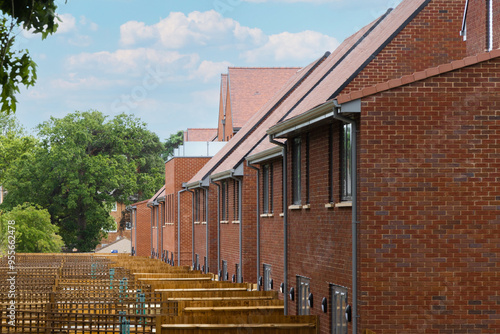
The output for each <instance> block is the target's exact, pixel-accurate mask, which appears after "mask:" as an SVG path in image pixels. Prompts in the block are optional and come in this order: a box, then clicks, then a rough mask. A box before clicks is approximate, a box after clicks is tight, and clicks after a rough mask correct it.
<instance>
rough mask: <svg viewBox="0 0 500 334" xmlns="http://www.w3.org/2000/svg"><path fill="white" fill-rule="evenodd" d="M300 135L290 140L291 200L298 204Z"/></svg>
mask: <svg viewBox="0 0 500 334" xmlns="http://www.w3.org/2000/svg"><path fill="white" fill-rule="evenodd" d="M300 146H301V145H300V137H296V138H294V139H293V142H292V202H293V204H300V190H301V189H300Z"/></svg>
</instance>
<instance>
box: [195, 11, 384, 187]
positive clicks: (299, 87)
mask: <svg viewBox="0 0 500 334" xmlns="http://www.w3.org/2000/svg"><path fill="white" fill-rule="evenodd" d="M376 22H377V21H374V22H372V23H371V24H369V25H367V26H366V27H365V28H363V29H361V30H360V31H359V32H357V33H355V34H354V35H353V36H351V37H349V38H347V39H346V40H345V41H344V42H343V43H342V44H341V45H340V46H339V47H338V48H337V49H335V50H334V51H333V53H332V54H331V55H329V56H326V55H325V56H324V57H322V58H320V59H319V60H317V61H315V62H313V63H311V64H309V65H308V66H307V67H306V68H304V69H302V70H301V71H299V72H298V73H297V74H296V75H295V76H294V77H292V79H291V80H290V81H289V82H288V83H287V84H286V85H285V86H283V87H282V88H281V90H280V91H279V92H278V93H277V94H276V95H274V96H273V97H272V98H271V99H270V100H269V101H268V102H266V104H264V106H263V107H262V108H261V109H260V110H259V111H258V112H257V113H256V114H255V115H254V116H252V117H251V118H250V119H249V120H248V122H247V123H246V124H245V126H243V127H242V128H241V130H240V131H239V132H238V133H237V134H236V135H235V136H234V137H233V138H232V139H231V140H230V141H229V142H228V143H227V144H226V146H224V148H223V149H222V150H221V151H219V152H218V153H217V154H216V155H215V156H214V157H213V158H212V159H211V160H210V161H209V162H208V163H207V164H206V165H205V166H204V167H203V168H202V169H201V170H200V171H199V172H198V173H197V174H196V175H195V176H194V177H193V178H192V179H191V180H190V181H189V182H188V184H194V183H195V182H199V181H201V180H202V179H204V178H205V177H207V176H208V175H209V174H217V173H220V172H224V171H227V170H230V169H233V168H235V167H236V166H237V165H238V164H239V163H240V162H242V161H243V160H244V158H245V157H246V156H247V155H248V154H249V153H258V152H255V149H256V147H259V148H261V147H262V148H263V149H262V150H264V149H267V148H269V147H272V146H273V145H272V144H270V143H268V139H267V134H266V130H267V129H268V128H269V127H271V126H272V125H274V124H276V123H278V122H280V121H281V120H282V119H283V118H284V117H286V115H287V114H288V113H289V112H290V111H293V110H294V108H295V107H296V106H297V105H299V104H300V102H301V101H302V100H303V99H304V98H306V97H307V95H308V94H310V93H311V92H312V91H313V90H314V89H315V87H316V85H317V84H318V82H319V81H321V79H322V78H324V77H325V76H326V75H327V74H328V73H329V72H330V71H331V70H332V68H334V67H335V66H336V65H337V64H338V63H339V62H340V61H341V60H342V59H343V57H344V56H345V55H346V53H348V52H350V50H351V49H352V48H353V47H354V46H355V45H356V44H357V43H358V42H359V40H360V39H362V38H364V36H363V35H364V34H365V33H366V32H367V31H369V30H370V28H371V27H372V26H373V25H374V24H375V23H376ZM250 134H251V135H250Z"/></svg>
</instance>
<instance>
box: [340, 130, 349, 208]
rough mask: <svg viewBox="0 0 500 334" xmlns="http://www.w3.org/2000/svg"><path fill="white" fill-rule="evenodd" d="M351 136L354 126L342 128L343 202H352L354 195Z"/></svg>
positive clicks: (341, 167)
mask: <svg viewBox="0 0 500 334" xmlns="http://www.w3.org/2000/svg"><path fill="white" fill-rule="evenodd" d="M351 136H352V126H351V124H344V125H343V126H342V137H341V145H342V146H341V150H340V151H341V159H340V160H341V166H340V171H341V186H342V196H341V200H342V201H350V200H351V199H352V198H351V195H352V184H351V174H352V173H351V163H352V154H351Z"/></svg>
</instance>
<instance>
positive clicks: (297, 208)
mask: <svg viewBox="0 0 500 334" xmlns="http://www.w3.org/2000/svg"><path fill="white" fill-rule="evenodd" d="M301 209H302V205H298V204H293V205H290V206H288V210H301Z"/></svg>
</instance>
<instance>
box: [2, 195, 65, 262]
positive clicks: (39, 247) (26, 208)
mask: <svg viewBox="0 0 500 334" xmlns="http://www.w3.org/2000/svg"><path fill="white" fill-rule="evenodd" d="M9 222H11V224H9ZM9 226H10V228H9ZM58 230H59V228H58V227H57V226H55V225H53V224H51V222H50V214H49V212H48V211H47V210H43V209H41V208H40V207H38V206H34V205H31V204H29V203H24V204H21V205H18V206H16V207H15V208H13V209H12V211H10V212H7V213H4V214H2V213H1V212H0V231H1V234H0V235H1V236H2V239H1V240H0V253H4V254H5V252H6V249H7V244H8V243H7V241H8V239H7V236H9V235H11V233H9V232H13V235H15V240H16V248H15V251H16V252H18V253H58V252H60V251H61V247H62V246H63V245H64V243H63V241H62V238H61V236H59V235H58V234H57V232H58Z"/></svg>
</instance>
